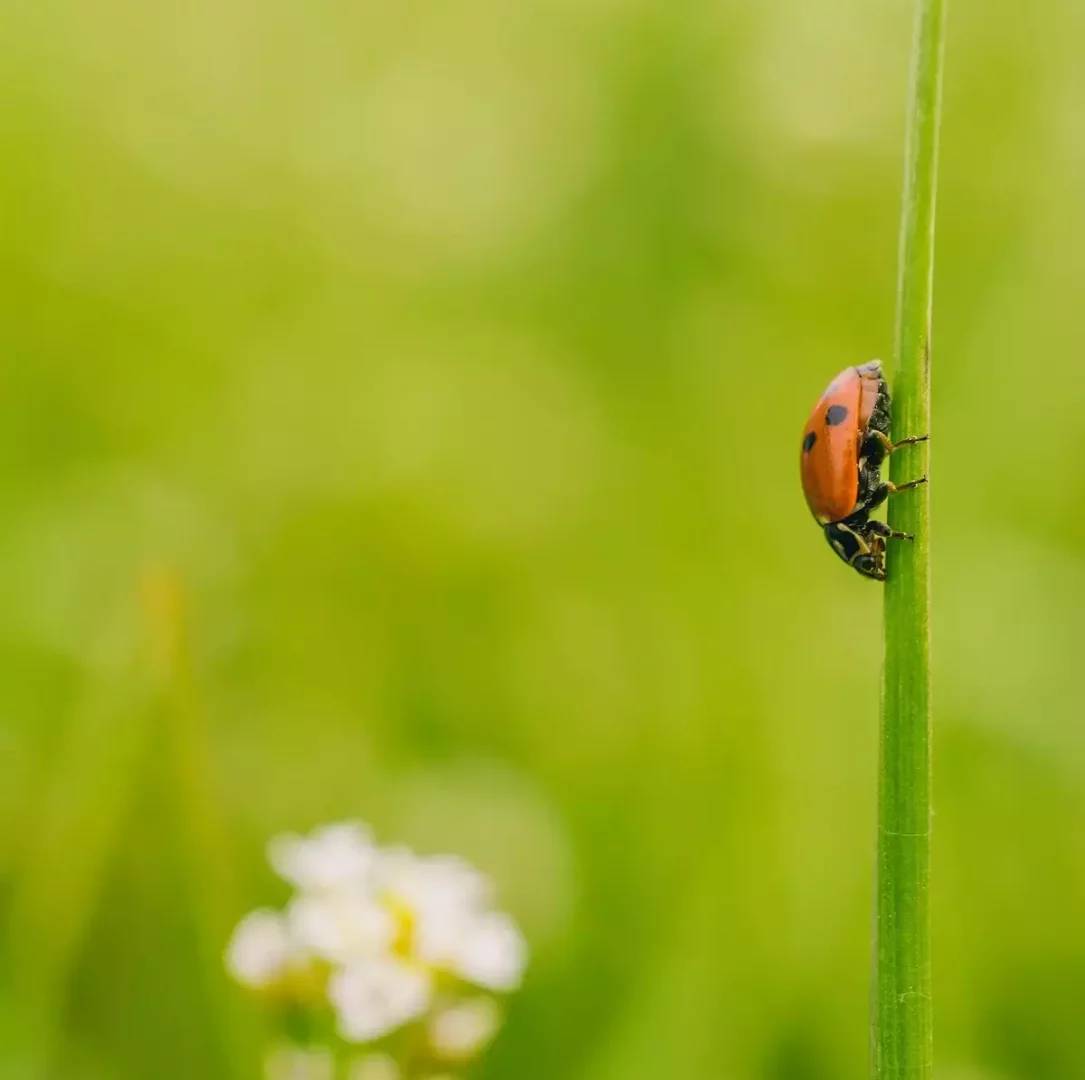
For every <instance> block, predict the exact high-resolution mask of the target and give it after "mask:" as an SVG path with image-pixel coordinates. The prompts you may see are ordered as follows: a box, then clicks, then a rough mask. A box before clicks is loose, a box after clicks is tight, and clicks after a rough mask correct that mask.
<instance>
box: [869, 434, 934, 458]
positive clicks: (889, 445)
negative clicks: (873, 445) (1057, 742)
mask: <svg viewBox="0 0 1085 1080" xmlns="http://www.w3.org/2000/svg"><path fill="white" fill-rule="evenodd" d="M869 436H870V437H871V438H874V439H877V441H878V442H880V443H881V444H882V446H883V447H885V451H886V453H888V454H891V453H892V452H893V451H894V450H899V449H900V448H901V447H902V446H912V445H913V444H914V443H921V442H926V441H927V440H928V439H929V438H930V436H929V435H913V436H911V438H908V439H901V440H900V442H893V441H892V439H890V438H889V436H888V435H886V434H885V432H884V431H878V430H877V429H876V428H872V429H871V430H870V432H869Z"/></svg>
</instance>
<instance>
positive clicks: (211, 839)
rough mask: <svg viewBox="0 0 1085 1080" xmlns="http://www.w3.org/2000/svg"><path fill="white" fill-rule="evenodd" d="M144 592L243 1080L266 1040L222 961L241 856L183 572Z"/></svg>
mask: <svg viewBox="0 0 1085 1080" xmlns="http://www.w3.org/2000/svg"><path fill="white" fill-rule="evenodd" d="M142 599H143V611H144V618H145V622H146V626H147V634H148V638H149V645H150V651H151V655H152V659H153V662H154V664H155V667H156V670H157V673H158V676H159V685H160V686H161V689H162V694H163V698H162V701H161V705H162V709H163V715H162V720H163V726H164V728H165V734H166V739H167V745H168V747H169V769H170V772H169V776H168V778H167V791H166V793H165V794H166V798H167V800H168V802H169V805H170V808H171V818H172V820H173V823H174V829H175V836H176V842H177V846H178V851H179V856H180V860H181V865H182V868H183V872H184V881H185V883H186V886H187V889H188V896H187V898H186V899H187V901H188V903H189V904H190V905H191V911H192V925H193V929H194V931H195V935H196V942H195V945H196V952H197V957H198V962H199V969H200V973H201V975H202V977H203V982H204V985H203V991H204V994H205V996H206V998H207V1000H208V1003H209V1013H210V1015H211V1016H212V1017H213V1022H214V1024H215V1028H216V1030H215V1032H214V1036H215V1037H216V1038H217V1040H218V1042H219V1053H220V1057H221V1059H222V1061H223V1064H224V1066H225V1067H226V1070H227V1075H228V1076H230V1077H231V1078H233V1080H243V1078H245V1077H248V1076H250V1075H254V1074H255V1070H256V1068H257V1066H258V1063H259V1060H260V1058H259V1042H258V1040H257V1038H256V1032H255V1030H254V1027H253V1025H252V1024H250V1023H249V1022H248V1020H247V1014H246V1013H245V1012H244V1011H243V1010H242V1008H241V1007H240V1003H239V1000H238V999H237V998H236V997H235V996H233V995H232V994H231V992H230V991H231V987H230V985H229V983H228V981H227V979H226V976H225V971H224V968H223V960H222V957H223V952H224V950H225V947H226V942H227V939H228V938H229V935H230V932H231V930H232V929H233V925H234V923H235V921H236V919H237V917H238V912H239V901H238V899H237V895H238V889H237V884H236V876H237V875H236V870H235V867H236V861H235V859H234V857H233V851H232V846H231V842H230V838H229V835H228V831H227V828H226V826H225V823H224V820H223V817H224V815H223V812H222V803H221V796H220V793H219V790H218V784H217V783H216V779H215V776H214V770H213V769H212V767H211V760H210V753H209V751H208V748H207V725H206V721H205V718H204V712H203V706H202V702H201V700H200V696H199V693H198V690H197V687H196V682H195V679H194V677H193V674H192V662H191V656H190V647H189V641H188V627H187V620H186V595H185V589H184V584H183V582H182V580H181V578H180V576H179V574H178V573H177V572H176V571H174V570H172V569H171V568H168V567H156V568H152V569H149V570H148V571H147V572H145V573H144V575H143V580H142Z"/></svg>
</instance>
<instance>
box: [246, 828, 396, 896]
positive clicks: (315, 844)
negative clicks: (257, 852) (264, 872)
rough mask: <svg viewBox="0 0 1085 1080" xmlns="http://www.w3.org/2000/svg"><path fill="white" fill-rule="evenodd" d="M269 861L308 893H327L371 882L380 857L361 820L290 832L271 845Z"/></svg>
mask: <svg viewBox="0 0 1085 1080" xmlns="http://www.w3.org/2000/svg"><path fill="white" fill-rule="evenodd" d="M267 854H268V861H269V862H270V863H271V865H272V867H273V868H274V870H275V872H276V873H277V874H279V876H280V877H282V878H285V879H286V880H287V881H289V882H290V884H291V885H294V886H296V887H297V888H299V889H301V890H303V891H307V892H327V891H330V890H333V889H338V888H342V887H344V886H361V885H365V884H367V883H368V882H369V880H370V878H371V875H372V872H373V869H374V865H375V862H376V857H377V849H376V847H374V845H373V836H372V833H370V831H369V829H368V828H366V826H365V825H362V824H361V823H360V822H355V821H344V822H339V823H337V824H334V825H325V826H323V827H321V828H319V829H314V830H313V832H311V833H310V834H309V835H308V836H298V835H296V834H294V833H287V834H285V835H283V836H276V837H274V838H273V839H272V840H271V842H270V843H269V844H268V849H267Z"/></svg>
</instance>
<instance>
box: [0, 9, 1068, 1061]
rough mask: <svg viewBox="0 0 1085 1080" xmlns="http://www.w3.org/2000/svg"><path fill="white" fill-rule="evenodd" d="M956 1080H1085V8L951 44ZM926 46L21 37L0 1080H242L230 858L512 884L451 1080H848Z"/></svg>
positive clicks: (622, 17) (937, 641) (940, 635)
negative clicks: (865, 416)
mask: <svg viewBox="0 0 1085 1080" xmlns="http://www.w3.org/2000/svg"><path fill="white" fill-rule="evenodd" d="M951 8H952V10H951V11H950V22H949V32H948V67H947V82H946V102H945V118H944V124H943V136H944V145H943V155H942V185H941V197H940V204H939V211H940V216H939V241H938V267H937V286H936V332H935V355H934V405H933V409H934V440H935V441H934V442H933V443H932V462H933V473H934V476H933V484H932V487H931V496H932V500H933V512H934V516H935V526H934V528H935V534H934V599H935V617H936V621H935V626H934V656H935V664H936V669H935V701H936V718H935V719H936V753H937V758H936V770H937V773H936V803H937V806H936V825H937V835H936V848H935V866H934V871H935V907H934V929H935V935H936V963H935V990H936V1010H937V1011H936V1026H937V1031H936V1034H937V1063H938V1077H939V1080H1077V1078H1081V1077H1085V1042H1083V1041H1082V1039H1081V1037H1080V1023H1081V1009H1082V1004H1083V1002H1085V910H1083V905H1085V846H1083V844H1082V835H1083V831H1085V789H1083V778H1085V753H1083V739H1082V717H1083V713H1085V708H1083V707H1085V689H1083V687H1082V683H1081V664H1082V655H1083V651H1085V604H1083V603H1082V601H1083V598H1085V479H1083V477H1085V473H1083V471H1082V469H1081V467H1080V462H1081V460H1082V456H1083V452H1085V425H1083V422H1082V416H1083V413H1085V365H1083V363H1082V357H1081V348H1082V345H1081V343H1082V337H1083V335H1082V324H1081V314H1080V313H1081V310H1082V309H1081V303H1080V298H1081V296H1082V294H1083V292H1085V257H1083V255H1082V252H1083V251H1085V243H1083V242H1082V241H1083V239H1085V235H1083V234H1085V201H1083V200H1082V197H1081V192H1082V190H1083V189H1085V134H1083V130H1082V126H1081V102H1082V101H1083V100H1085V66H1083V65H1082V64H1081V62H1080V61H1081V55H1082V50H1083V49H1085V9H1083V8H1082V6H1081V5H1080V4H1077V3H1073V2H1070V0H1064V2H1061V3H1050V4H1034V5H1032V6H1031V7H1029V8H1028V10H1027V12H1024V13H1023V9H1022V8H1021V5H1019V4H1015V3H1010V2H1009V0H989V2H988V3H984V4H966V3H963V2H962V3H954V4H952V5H951ZM910 23H911V12H910V5H909V4H907V3H905V2H904V0H894V2H892V3H886V4H870V3H867V2H865V0H828V2H825V3H818V4H810V3H804V2H799V0H790V2H785V0H761V2H759V3H757V4H744V5H736V4H726V3H718V2H713V0H682V2H672V0H516V2H515V3H498V2H497V0H457V2H456V3H454V4H447V3H434V2H432V0H428V2H423V0H349V2H348V0H309V2H307V3H304V4H300V3H292V2H289V0H259V2H257V0H184V2H181V0H174V2H169V0H167V2H164V3H157V4H147V3H141V2H138V0H98V2H96V3H94V4H88V3H85V2H83V0H14V2H11V3H8V4H5V5H4V9H3V12H2V14H0V88H2V95H3V102H4V108H3V113H2V118H0V149H2V154H3V169H2V171H0V192H2V195H0V215H2V234H3V241H2V245H0V250H2V256H0V260H2V261H0V294H2V296H3V304H2V312H3V328H4V333H3V343H4V355H5V363H4V365H3V376H2V383H0V490H2V492H3V514H2V524H0V665H2V677H0V770H2V771H0V943H2V945H0V971H2V978H0V983H2V990H0V1075H2V1076H3V1077H5V1078H12V1080H54V1078H55V1080H143V1078H151V1077H153V1078H160V1080H174V1078H177V1080H180V1078H185V1080H191V1078H192V1077H201V1078H208V1080H219V1078H221V1080H227V1078H229V1080H234V1078H237V1077H245V1076H248V1075H249V1072H248V1070H250V1069H252V1068H254V1067H255V1065H256V1056H255V1055H256V1053H257V1048H258V1046H259V1028H258V1018H257V1017H256V1016H255V1015H254V1014H253V1012H252V1011H251V1007H250V1006H249V1005H248V1004H247V1003H246V1002H245V1001H244V999H243V997H242V995H241V994H240V993H239V992H238V991H236V990H235V988H233V987H231V986H230V985H229V984H228V981H227V978H226V976H225V974H224V972H223V969H222V962H221V953H222V948H223V945H224V943H225V939H226V936H227V935H228V933H229V930H230V927H231V926H232V924H233V922H234V921H235V920H236V918H237V917H238V916H240V915H241V913H242V912H243V911H245V910H247V909H248V908H250V907H252V906H255V905H257V904H261V903H269V902H271V903H274V902H277V901H279V900H281V897H282V886H281V885H277V884H276V882H275V881H274V879H273V878H272V876H271V874H270V872H269V871H268V870H267V868H266V866H265V864H264V862H263V845H264V842H265V840H266V838H267V837H268V836H269V835H271V834H272V833H274V832H277V831H279V830H282V829H298V828H306V827H308V826H310V825H312V824H315V823H317V822H320V821H326V820H332V819H335V818H338V817H343V816H352V817H361V818H363V819H365V820H367V821H369V822H370V823H372V824H373V826H374V827H375V828H376V829H377V831H378V834H379V836H380V838H381V839H382V840H385V841H393V840H395V841H403V842H407V843H411V844H413V845H415V846H416V847H418V848H419V849H420V850H423V851H456V852H459V853H461V854H463V855H466V856H468V857H469V858H471V859H472V860H473V861H475V862H476V863H477V864H479V865H480V866H482V867H484V868H485V869H486V870H488V871H489V872H490V873H492V874H493V875H494V877H495V878H496V879H497V881H498V882H499V884H500V891H501V897H502V902H503V904H504V905H505V906H507V907H508V908H509V909H510V910H511V911H513V912H514V913H515V914H516V916H517V918H518V919H519V920H520V921H521V923H522V925H523V926H524V928H525V930H526V932H527V934H528V936H529V938H530V940H531V943H532V950H533V961H532V967H531V971H530V974H529V978H528V981H527V984H526V986H525V988H524V990H523V991H522V992H521V993H520V994H519V995H518V996H517V998H516V1000H515V1002H514V1003H513V1008H512V1012H511V1015H510V1018H509V1021H508V1024H507V1027H506V1028H505V1030H504V1032H503V1033H502V1035H501V1037H500V1039H499V1041H498V1043H497V1044H496V1045H495V1047H494V1048H493V1050H492V1052H491V1053H490V1054H489V1056H488V1057H487V1059H486V1060H485V1062H484V1063H483V1065H482V1066H481V1067H480V1068H479V1070H478V1071H477V1073H476V1075H477V1076H478V1077H480V1078H485V1080H544V1078H546V1080H549V1078H552V1077H555V1076H560V1077H569V1078H572V1077H578V1078H583V1080H612V1078H613V1080H618V1078H621V1080H648V1078H652V1080H656V1078H659V1077H672V1076H674V1077H679V1076H698V1077H719V1078H725V1080H731V1078H733V1080H852V1078H861V1077H864V1076H866V1069H867V1001H868V968H869V952H870V946H869V937H870V900H871V896H872V886H871V871H872V854H873V839H874V832H873V807H874V782H875V763H876V723H877V720H876V717H877V695H878V664H879V632H880V610H879V594H878V589H877V587H876V586H874V585H873V584H871V583H870V582H867V581H863V580H861V579H860V578H859V577H858V576H857V575H854V574H849V573H848V572H846V570H845V569H844V568H843V567H842V566H841V565H840V564H839V563H838V562H837V561H836V560H835V559H834V558H833V557H832V554H831V552H830V551H829V550H828V549H827V548H826V545H825V543H824V541H823V540H822V539H821V537H820V536H819V535H818V532H817V530H816V528H815V527H814V525H813V524H812V523H811V521H810V519H809V515H808V512H807V510H806V507H805V505H804V503H803V500H802V495H801V492H800V489H799V485H798V478H797V456H798V439H799V435H800V432H801V429H802V426H803V423H804V421H805V418H806V415H807V411H808V409H809V408H810V406H811V405H812V403H813V401H814V400H815V398H816V397H817V396H818V394H819V393H820V392H821V390H822V389H823V388H824V386H825V385H826V383H827V382H828V381H829V379H830V378H831V377H832V376H833V375H834V374H835V373H836V372H837V371H838V370H839V369H841V368H842V367H844V366H845V365H848V364H851V363H855V362H860V361H863V360H866V359H869V358H870V357H871V356H882V357H884V358H886V359H888V358H889V353H890V350H891V345H892V324H893V292H894V275H895V258H896V242H897V214H898V200H899V185H900V170H901V153H902V143H903V124H904V120H903V103H904V97H905V88H906V77H907V76H906V68H907V55H908V46H909V39H910Z"/></svg>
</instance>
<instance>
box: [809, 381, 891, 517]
mask: <svg viewBox="0 0 1085 1080" xmlns="http://www.w3.org/2000/svg"><path fill="white" fill-rule="evenodd" d="M883 394H884V395H885V397H886V398H888V391H887V390H885V378H884V376H883V375H882V363H881V361H880V360H871V361H870V363H869V364H863V365H862V366H861V367H849V368H845V369H844V370H843V371H842V372H841V373H840V374H839V375H837V377H836V378H835V379H833V381H832V382H831V383H829V386H828V389H826V391H825V393H824V394H822V395H821V397H820V398H818V403H817V404H816V405H815V406H814V409H813V411H812V412H811V413H810V419H809V420H807V421H806V427H805V428H804V429H803V442H802V445H803V450H802V457H801V468H802V490H803V493H804V494H805V495H806V501H807V503H808V504H809V506H810V511H811V513H813V515H814V517H815V518H817V520H818V521H819V522H820V523H821V524H822V525H825V524H827V523H828V522H830V521H840V520H842V519H843V518H846V517H847V516H848V515H849V514H850V513H851V512H852V511H853V510H854V509H855V504H856V498H857V496H858V493H859V443H860V442H861V441H862V438H863V436H864V435H865V434H866V430H867V425H868V424H869V423H870V418H871V416H872V415H873V414H874V410H875V407H876V406H877V404H878V400H879V397H880V396H882V395H883ZM811 440H812V442H811Z"/></svg>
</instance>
